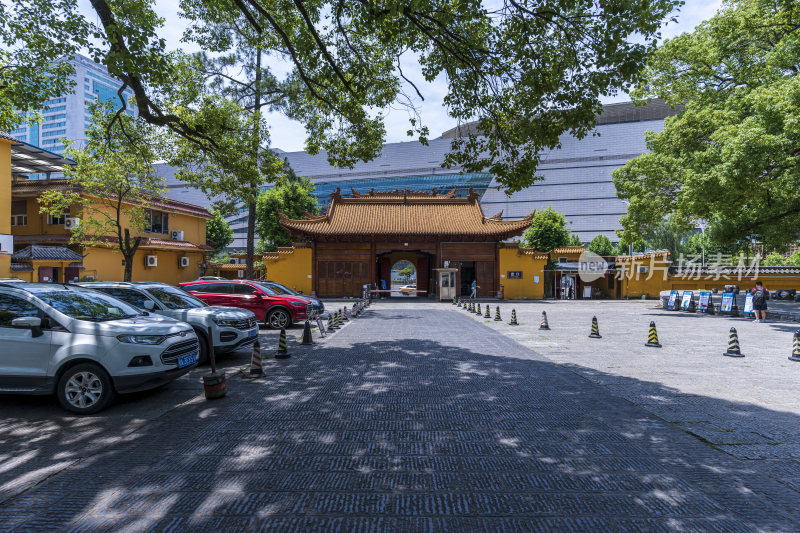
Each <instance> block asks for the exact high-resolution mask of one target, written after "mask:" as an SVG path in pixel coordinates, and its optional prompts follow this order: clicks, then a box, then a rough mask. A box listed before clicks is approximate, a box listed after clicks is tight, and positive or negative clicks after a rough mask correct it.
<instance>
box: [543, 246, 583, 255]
mask: <svg viewBox="0 0 800 533" xmlns="http://www.w3.org/2000/svg"><path fill="white" fill-rule="evenodd" d="M585 251H586V248H584V247H583V246H561V247H560V248H553V251H552V252H551V253H554V254H579V253H583V252H585Z"/></svg>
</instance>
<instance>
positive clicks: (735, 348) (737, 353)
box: [722, 328, 744, 357]
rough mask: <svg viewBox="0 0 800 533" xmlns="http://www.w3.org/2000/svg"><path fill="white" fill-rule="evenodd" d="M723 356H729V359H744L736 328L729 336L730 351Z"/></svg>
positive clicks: (732, 329)
mask: <svg viewBox="0 0 800 533" xmlns="http://www.w3.org/2000/svg"><path fill="white" fill-rule="evenodd" d="M722 355H727V356H728V357H744V354H743V353H742V349H741V348H740V347H739V335H738V334H737V333H736V328H731V332H730V334H729V335H728V351H726V352H725V353H723V354H722Z"/></svg>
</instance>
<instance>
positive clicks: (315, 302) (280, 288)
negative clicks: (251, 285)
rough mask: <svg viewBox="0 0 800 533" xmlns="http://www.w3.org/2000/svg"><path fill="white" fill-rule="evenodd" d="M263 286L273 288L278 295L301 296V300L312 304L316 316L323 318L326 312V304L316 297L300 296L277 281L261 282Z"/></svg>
mask: <svg viewBox="0 0 800 533" xmlns="http://www.w3.org/2000/svg"><path fill="white" fill-rule="evenodd" d="M259 283H261V284H262V285H266V286H267V287H269V288H271V289H272V290H273V291H275V292H276V293H278V294H291V295H293V296H300V297H301V298H305V299H306V300H308V301H309V302H311V310H312V312H314V313H315V314H318V315H319V316H322V313H324V312H325V304H323V303H322V300H320V299H319V298H317V297H315V296H306V295H305V294H300V293H299V292H297V291H296V290H294V289H290V288H289V287H287V286H286V285H283V284H281V283H278V282H277V281H259Z"/></svg>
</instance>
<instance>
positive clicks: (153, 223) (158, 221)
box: [144, 211, 169, 233]
mask: <svg viewBox="0 0 800 533" xmlns="http://www.w3.org/2000/svg"><path fill="white" fill-rule="evenodd" d="M144 230H145V231H148V232H150V233H169V214H167V213H163V212H161V211H150V223H149V224H148V226H147V227H145V229H144Z"/></svg>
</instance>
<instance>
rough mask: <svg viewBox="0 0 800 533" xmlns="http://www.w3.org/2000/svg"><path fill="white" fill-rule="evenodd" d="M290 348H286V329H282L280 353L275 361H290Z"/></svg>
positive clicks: (279, 343)
mask: <svg viewBox="0 0 800 533" xmlns="http://www.w3.org/2000/svg"><path fill="white" fill-rule="evenodd" d="M289 357H291V355H289V348H288V347H287V346H286V328H281V336H280V338H279V339H278V352H277V353H276V354H275V359H288V358H289Z"/></svg>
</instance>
